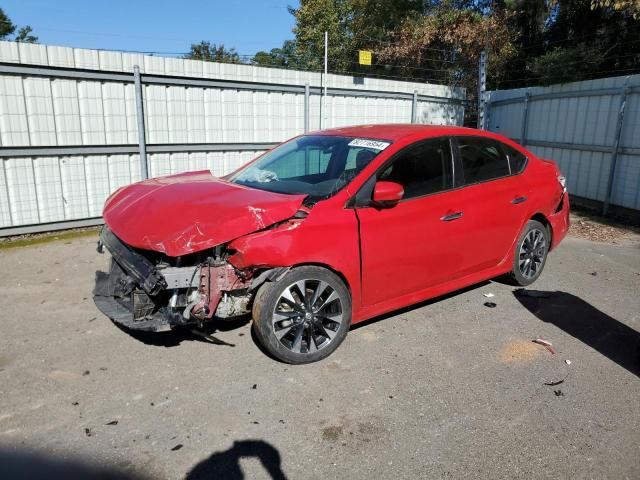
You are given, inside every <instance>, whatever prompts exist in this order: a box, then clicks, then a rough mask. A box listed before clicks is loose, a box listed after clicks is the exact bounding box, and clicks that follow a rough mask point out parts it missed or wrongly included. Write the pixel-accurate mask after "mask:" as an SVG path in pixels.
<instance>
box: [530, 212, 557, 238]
mask: <svg viewBox="0 0 640 480" xmlns="http://www.w3.org/2000/svg"><path fill="white" fill-rule="evenodd" d="M529 220H536V221H538V222H540V223H541V224H542V225H544V226H545V227H546V229H547V231H548V232H549V246H551V245H553V226H552V225H551V222H550V221H549V219H548V218H547V217H545V216H544V214H542V213H541V212H538V213H536V214H534V215H533V216H532V217H531V218H530V219H529Z"/></svg>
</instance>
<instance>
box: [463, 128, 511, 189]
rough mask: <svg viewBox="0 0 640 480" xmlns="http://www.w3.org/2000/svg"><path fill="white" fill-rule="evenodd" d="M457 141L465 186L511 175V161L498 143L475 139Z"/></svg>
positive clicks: (466, 138) (467, 138) (468, 138)
mask: <svg viewBox="0 0 640 480" xmlns="http://www.w3.org/2000/svg"><path fill="white" fill-rule="evenodd" d="M457 140H458V148H459V149H460V159H461V161H462V170H463V173H464V183H465V184H467V185H469V184H471V183H477V182H484V181H486V180H492V179H494V178H500V177H506V176H507V175H509V173H510V170H509V161H508V160H507V157H506V155H505V154H504V153H502V150H501V149H500V147H499V146H498V144H497V143H496V142H494V141H492V140H485V139H482V138H473V137H458V139H457Z"/></svg>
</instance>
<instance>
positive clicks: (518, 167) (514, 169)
mask: <svg viewBox="0 0 640 480" xmlns="http://www.w3.org/2000/svg"><path fill="white" fill-rule="evenodd" d="M502 148H503V149H504V151H505V152H506V154H507V157H509V165H510V166H511V173H514V174H515V173H520V172H522V170H524V166H525V165H526V164H527V157H526V155H524V154H523V153H520V152H519V151H518V150H516V149H515V148H513V147H510V146H509V145H505V144H504V143H503V144H502Z"/></svg>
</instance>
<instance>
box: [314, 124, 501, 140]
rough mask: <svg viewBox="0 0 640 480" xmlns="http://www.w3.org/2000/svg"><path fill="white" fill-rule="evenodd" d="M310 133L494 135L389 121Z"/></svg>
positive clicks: (386, 136)
mask: <svg viewBox="0 0 640 480" xmlns="http://www.w3.org/2000/svg"><path fill="white" fill-rule="evenodd" d="M308 135H332V136H333V135H335V136H345V137H362V138H371V139H376V140H389V141H397V140H401V139H404V138H407V137H417V138H430V137H438V136H442V135H481V136H487V137H494V135H491V134H487V132H485V131H483V130H476V129H474V128H466V127H456V126H450V125H424V124H415V123H407V124H402V123H388V124H377V125H355V126H351V127H340V128H331V129H328V130H322V131H317V132H310V133H309V134H308Z"/></svg>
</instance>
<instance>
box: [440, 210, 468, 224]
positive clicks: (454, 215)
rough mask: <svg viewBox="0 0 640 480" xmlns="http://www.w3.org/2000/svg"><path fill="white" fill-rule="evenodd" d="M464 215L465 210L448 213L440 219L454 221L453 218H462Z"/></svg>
mask: <svg viewBox="0 0 640 480" xmlns="http://www.w3.org/2000/svg"><path fill="white" fill-rule="evenodd" d="M462 215H463V212H456V213H450V214H448V215H445V216H444V217H440V220H442V221H443V222H452V221H453V220H457V219H459V218H462Z"/></svg>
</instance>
